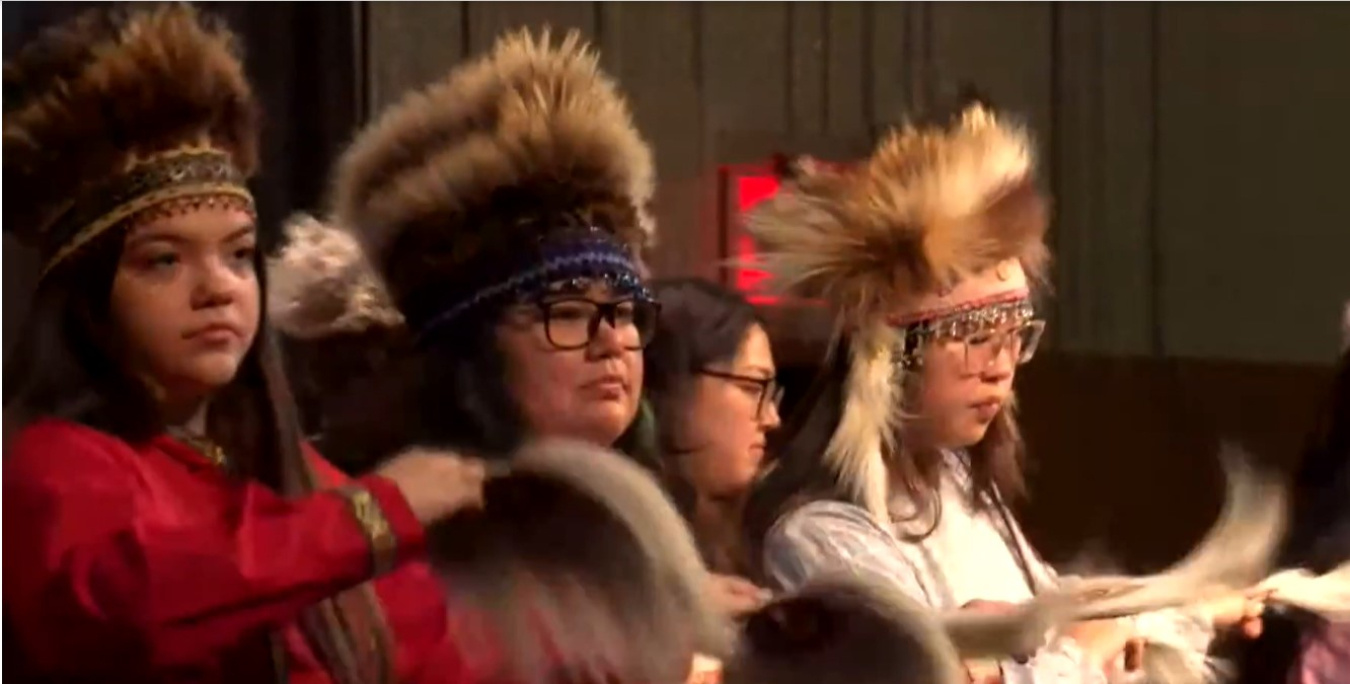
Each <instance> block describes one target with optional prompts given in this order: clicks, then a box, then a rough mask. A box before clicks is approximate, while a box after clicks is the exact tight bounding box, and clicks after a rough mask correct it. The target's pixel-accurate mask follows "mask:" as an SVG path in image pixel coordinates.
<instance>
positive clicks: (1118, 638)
mask: <svg viewBox="0 0 1350 684" xmlns="http://www.w3.org/2000/svg"><path fill="white" fill-rule="evenodd" d="M1064 635H1065V636H1067V637H1069V638H1070V639H1073V641H1074V643H1076V644H1078V647H1079V648H1081V649H1082V650H1083V653H1084V654H1085V655H1086V656H1087V659H1088V662H1089V663H1090V664H1091V665H1093V666H1094V667H1096V668H1097V669H1100V670H1102V671H1104V672H1105V671H1109V670H1111V669H1112V666H1113V664H1114V662H1115V660H1116V658H1117V657H1121V656H1123V661H1124V669H1125V671H1126V672H1132V671H1134V670H1137V669H1139V666H1140V665H1141V664H1142V663H1141V660H1142V656H1143V651H1144V645H1145V641H1144V639H1142V638H1140V637H1139V636H1138V634H1136V633H1135V631H1134V625H1132V624H1130V623H1129V622H1127V621H1125V620H1088V621H1085V622H1077V623H1074V624H1073V626H1071V627H1069V628H1068V629H1066V630H1065V631H1064Z"/></svg>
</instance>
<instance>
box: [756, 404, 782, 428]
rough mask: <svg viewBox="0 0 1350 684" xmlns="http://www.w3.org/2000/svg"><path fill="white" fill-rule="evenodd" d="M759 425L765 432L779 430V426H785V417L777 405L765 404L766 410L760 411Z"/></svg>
mask: <svg viewBox="0 0 1350 684" xmlns="http://www.w3.org/2000/svg"><path fill="white" fill-rule="evenodd" d="M759 424H760V427H761V428H763V429H764V431H765V432H770V431H773V430H777V429H778V426H780V425H782V424H783V417H782V416H781V415H780V414H779V413H778V405H777V404H775V403H773V402H771V401H770V402H765V404H764V409H763V410H762V411H760V419H759Z"/></svg>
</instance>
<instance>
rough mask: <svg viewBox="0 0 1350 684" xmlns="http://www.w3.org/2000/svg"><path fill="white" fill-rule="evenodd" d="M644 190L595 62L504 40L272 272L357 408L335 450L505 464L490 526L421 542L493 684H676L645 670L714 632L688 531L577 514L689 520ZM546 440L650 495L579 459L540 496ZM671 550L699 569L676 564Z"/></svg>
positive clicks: (639, 162) (436, 534) (404, 108)
mask: <svg viewBox="0 0 1350 684" xmlns="http://www.w3.org/2000/svg"><path fill="white" fill-rule="evenodd" d="M651 192H652V160H651V153H650V150H649V149H648V147H647V145H646V143H645V141H644V140H643V139H642V137H641V135H640V134H639V133H638V131H637V130H636V129H635V127H634V125H633V121H632V116H631V114H630V113H629V109H628V105H627V103H626V102H625V101H624V99H623V97H622V95H621V94H620V93H619V91H618V89H617V88H616V87H615V85H614V83H613V82H612V81H611V80H610V79H609V78H608V77H607V76H606V75H605V74H604V73H603V72H601V71H600V69H599V59H598V56H597V55H596V53H595V52H594V51H593V50H591V49H590V47H589V46H587V45H586V44H585V43H583V42H582V41H580V39H579V38H578V37H577V35H575V34H572V35H570V36H568V37H567V38H566V39H565V40H563V41H562V42H561V44H560V45H558V44H554V43H553V42H552V41H551V40H550V36H549V35H548V34H547V33H545V34H544V35H543V36H542V38H541V37H536V36H532V35H530V34H529V33H528V32H519V33H512V34H510V35H507V36H504V37H503V38H501V39H499V40H498V41H497V42H496V44H495V45H494V46H493V47H492V48H491V49H490V50H488V51H487V53H486V54H484V55H483V56H481V57H479V58H477V59H475V60H473V61H470V62H467V63H465V64H463V65H460V66H458V67H456V68H455V69H454V70H452V71H451V72H450V73H449V74H447V75H446V76H445V77H444V78H442V79H440V80H438V81H437V82H435V83H433V84H431V85H429V86H428V87H426V88H424V89H421V90H418V91H416V92H413V93H409V94H408V95H407V96H406V97H404V98H403V99H402V100H401V101H400V102H398V103H396V104H394V105H393V106H391V107H390V108H389V109H388V110H386V111H385V112H384V113H383V114H382V115H381V116H380V117H379V118H378V119H377V120H376V121H375V122H374V123H373V124H371V125H370V126H369V127H368V128H366V129H365V130H364V131H362V132H361V133H359V134H358V135H357V137H356V139H355V141H354V142H353V144H352V145H351V147H350V148H349V149H348V150H347V151H346V152H345V153H344V154H343V156H342V158H341V161H340V162H339V165H338V168H337V172H336V177H335V182H334V192H333V202H334V206H333V208H332V211H331V216H332V223H331V224H328V225H325V224H323V223H320V222H319V221H316V220H314V219H310V218H302V219H300V220H298V221H296V222H293V223H292V225H291V226H290V243H289V244H288V245H287V247H286V248H285V249H284V250H283V251H282V253H281V255H280V257H279V259H278V260H277V261H276V262H275V264H274V266H273V268H272V271H271V272H272V274H273V275H274V278H275V281H276V282H277V284H278V289H277V292H278V297H277V301H276V303H275V307H274V309H273V311H272V315H273V320H274V321H275V322H276V323H277V324H278V325H279V326H280V327H281V328H282V329H283V330H284V332H286V333H287V334H289V335H290V336H291V337H292V338H293V339H294V340H295V341H296V342H297V343H298V344H299V345H300V348H301V349H302V350H303V351H304V352H305V353H307V354H315V355H316V357H315V361H317V362H318V363H317V364H312V365H311V366H310V368H309V369H307V370H309V371H310V374H309V377H308V381H309V382H310V383H311V386H312V387H313V388H314V389H315V390H316V393H317V394H318V395H321V396H322V395H327V396H330V397H337V396H342V397H348V398H350V403H347V404H346V406H347V407H351V408H349V410H346V411H337V410H331V409H333V408H335V407H337V406H339V403H338V402H336V401H330V403H329V404H328V406H327V407H325V408H327V409H330V410H326V411H322V412H321V413H322V415H321V420H322V423H321V425H322V429H323V431H324V435H323V439H324V442H325V443H342V444H351V445H360V446H361V447H362V448H364V449H366V450H367V451H366V452H365V453H358V454H354V455H353V458H352V459H351V462H354V463H359V462H362V461H368V460H369V459H370V458H371V457H372V456H378V454H379V453H382V452H385V451H386V450H387V449H389V448H392V447H395V446H406V445H413V444H430V445H435V446H438V447H446V448H451V449H454V450H455V451H458V452H461V453H470V454H475V455H480V456H482V457H483V458H485V459H489V460H490V461H491V466H490V470H491V472H492V473H493V474H494V476H493V478H492V479H491V480H490V481H489V483H488V485H487V489H486V493H485V505H484V510H483V512H482V513H481V514H475V515H466V516H461V517H460V518H458V519H455V520H451V521H447V522H446V523H444V524H441V525H438V526H436V528H434V529H432V530H431V531H430V532H429V533H428V534H429V537H430V538H431V539H432V543H431V561H432V563H433V566H435V567H436V568H437V569H438V570H440V571H441V574H442V576H443V577H444V578H445V581H446V582H447V585H448V586H449V591H448V592H447V593H448V594H449V600H450V601H452V602H453V603H454V604H455V605H457V606H465V605H467V606H470V607H471V609H472V608H473V607H479V608H482V611H481V612H477V613H476V615H477V616H478V617H481V618H482V619H481V620H480V619H477V617H476V618H475V621H474V622H475V624H465V625H457V626H456V627H457V628H458V627H463V628H464V629H465V630H472V631H473V632H477V633H480V634H481V633H486V634H487V638H488V639H489V640H490V641H489V643H498V642H496V641H495V640H496V639H497V638H498V637H500V638H504V639H509V640H511V641H510V644H511V645H510V646H509V647H502V648H493V649H487V650H481V649H478V650H476V652H475V653H471V654H465V655H466V657H481V658H484V659H485V660H484V661H483V662H481V663H478V662H476V663H475V667H481V668H482V669H481V670H478V669H476V670H475V671H481V672H483V673H484V674H485V676H489V677H499V676H500V677H504V679H502V680H499V681H520V680H519V679H516V678H511V677H505V676H504V675H502V673H503V672H506V671H507V669H510V668H517V667H523V668H525V672H526V673H527V674H526V684H528V682H530V681H535V680H533V679H530V678H529V677H531V676H532V675H529V674H528V673H529V672H531V671H532V670H531V669H530V668H533V667H534V665H533V663H538V662H547V663H549V666H550V667H551V668H555V669H556V670H558V672H563V671H566V672H568V673H570V674H568V675H567V676H570V677H574V679H572V681H607V682H616V681H617V682H654V681H662V682H666V681H672V680H671V679H670V677H668V676H666V675H662V676H659V677H656V679H652V678H651V677H649V676H648V674H647V673H650V672H654V671H652V670H647V669H645V665H643V664H642V662H641V661H643V660H644V659H647V660H650V659H651V658H654V657H655V658H657V659H658V660H666V663H665V664H666V665H670V664H671V663H675V664H676V665H673V666H672V667H676V669H678V670H680V672H679V674H678V675H676V677H675V678H676V679H678V678H679V677H683V676H684V674H685V672H684V670H687V668H688V666H689V663H690V662H691V659H692V654H693V650H696V649H698V648H700V647H699V646H697V645H696V644H698V642H699V636H698V635H699V633H700V629H699V624H696V623H698V622H699V620H701V618H700V617H699V616H700V615H705V614H706V615H711V614H712V611H706V612H704V611H701V608H700V606H701V605H702V596H703V593H704V587H705V579H706V578H705V575H706V572H705V571H704V569H703V568H702V567H701V566H700V565H699V564H698V562H697V554H696V552H694V550H693V543H692V541H691V540H688V539H687V536H688V533H687V530H685V529H684V528H683V527H682V526H680V525H678V524H677V525H675V526H674V527H675V528H676V529H674V530H673V531H672V530H670V529H668V528H661V527H660V526H658V525H653V524H643V525H638V524H636V523H634V524H632V525H631V526H628V528H627V529H616V528H622V527H624V526H622V525H617V526H616V525H612V524H601V523H600V522H595V521H596V520H597V513H599V512H603V511H597V510H596V509H597V508H606V507H607V506H606V505H605V504H603V503H602V505H601V506H595V505H593V504H595V503H597V502H596V499H595V497H593V496H590V494H595V493H596V491H590V492H589V493H585V492H583V493H585V494H586V495H583V496H578V493H579V489H585V488H584V487H582V486H581V485H582V484H584V485H585V486H586V487H593V488H595V490H605V493H606V494H607V496H601V497H600V498H602V499H607V500H608V501H609V502H611V503H613V504H615V505H613V506H608V507H609V513H616V512H617V513H618V517H619V518H623V519H625V520H628V521H641V520H646V521H647V522H650V521H651V520H652V519H654V516H653V515H648V514H645V513H644V514H636V513H635V511H636V509H638V508H644V509H646V510H647V512H648V513H653V514H654V513H655V511H656V510H657V509H661V508H662V507H664V510H665V511H666V512H667V513H670V516H668V518H673V519H675V520H677V521H678V519H679V516H678V515H676V514H674V512H673V511H672V510H671V509H670V504H669V502H668V501H667V500H666V498H665V497H664V495H663V494H662V493H661V492H660V490H659V488H657V487H656V485H655V481H654V478H653V477H652V473H653V472H655V470H656V467H657V465H656V463H655V461H654V460H653V459H651V458H650V457H649V456H648V455H649V454H652V453H653V451H652V450H651V449H650V448H648V449H640V448H637V447H638V445H639V443H640V442H641V441H643V438H645V437H647V435H648V434H649V433H650V426H647V425H644V424H643V421H642V420H641V419H640V415H641V414H640V411H639V409H640V399H641V396H642V391H643V381H644V377H643V376H644V372H643V371H644V366H643V355H642V351H643V349H644V348H645V347H646V346H647V345H648V343H650V342H651V341H652V340H653V337H654V334H655V332H656V321H657V312H658V305H657V302H656V300H655V298H654V296H653V294H652V292H651V290H650V289H649V288H648V286H647V283H646V281H645V279H644V277H643V275H642V269H641V266H640V262H639V254H640V253H641V250H642V249H643V247H644V245H645V244H646V243H647V241H648V240H649V239H650V237H651V232H652V226H651V221H650V217H649V216H648V214H647V204H648V202H649V200H650V198H651ZM317 355H323V356H317ZM350 360H355V361H356V362H357V365H358V366H360V367H361V368H360V370H358V369H357V368H354V367H353V366H351V365H346V364H340V361H350ZM329 361H334V362H339V363H335V364H334V365H332V366H329V365H327V362H329ZM351 376H357V377H355V378H351ZM349 378H350V379H349ZM541 439H566V440H570V441H572V442H580V443H583V444H585V445H587V446H586V447H585V448H584V449H582V451H584V452H588V453H596V452H597V451H598V450H597V449H595V447H597V446H598V447H603V448H604V449H616V450H619V451H623V452H625V454H626V455H627V456H628V457H631V458H630V459H620V460H619V462H620V463H622V464H623V465H624V467H629V468H633V469H634V470H635V471H636V472H638V473H640V476H639V479H641V480H642V481H643V482H645V483H646V484H647V485H650V487H649V488H648V490H647V491H649V492H650V493H652V496H651V497H648V496H646V495H644V494H642V492H641V491H638V489H641V488H640V487H639V488H636V489H635V488H633V487H630V486H628V485H625V484H624V483H623V481H622V480H620V479H613V478H610V479H606V477H605V472H606V471H605V468H608V467H610V466H611V465H612V464H609V465H607V464H605V463H601V462H600V459H597V460H596V461H595V462H594V463H590V464H588V463H587V462H585V461H584V460H583V461H580V462H573V463H572V465H573V466H577V467H579V468H580V470H579V471H575V472H573V473H572V475H571V484H570V485H569V484H568V483H567V482H560V481H558V480H555V481H554V482H553V483H552V484H553V485H554V486H552V487H551V488H550V489H547V490H545V489H541V488H539V487H530V486H526V485H525V484H524V479H521V478H518V477H517V475H520V474H521V473H520V472H519V470H518V469H519V468H521V467H522V463H521V459H520V458H519V453H520V451H521V449H522V448H525V447H527V446H528V445H529V444H530V443H532V442H535V441H537V440H541ZM376 445H383V446H379V447H376ZM601 453H607V452H601ZM633 459H637V460H639V461H641V462H642V464H643V465H644V466H646V467H647V468H648V470H642V469H638V468H637V467H636V466H634V465H633V464H632V462H631V461H632V460H633ZM526 479H527V478H526ZM630 484H631V482H630ZM517 485H519V486H517ZM549 492H551V493H549ZM652 498H655V499H656V500H657V501H650V499H652ZM644 500H647V501H646V503H642V502H643V501H644ZM635 502H637V503H640V504H642V505H635ZM655 517H659V515H656V516H655ZM610 522H613V521H612V520H611V521H610ZM654 535H655V536H657V537H659V538H653V536H654ZM675 537H683V538H684V544H685V545H686V548H687V550H688V551H689V553H688V554H674V555H673V556H672V554H671V551H672V550H675V549H678V548H679V547H681V539H678V538H675ZM653 549H661V552H660V553H656V552H653V551H652V550H653ZM680 555H683V556H684V557H685V558H684V559H683V560H681V558H678V557H674V556H680ZM684 560H692V561H693V562H692V564H690V563H685V562H684ZM676 578H684V579H686V580H688V582H687V583H683V584H682V582H681V581H672V580H674V579H676ZM681 586H692V587H695V589H694V590H692V591H691V592H689V593H688V595H681V592H680V591H679V589H680V587H681ZM686 609H687V610H686ZM719 620H720V618H718V619H717V620H713V621H719ZM522 624H525V625H529V626H530V627H533V628H536V629H523V628H522ZM709 631H710V632H717V633H718V634H719V635H720V634H722V632H723V631H724V630H722V625H721V624H720V622H718V624H717V626H716V627H715V628H712V629H710V630H709ZM466 633H467V632H466ZM536 633H537V634H538V636H539V638H538V639H537V640H536V642H534V643H532V642H531V640H532V639H533V638H534V636H535V635H536ZM591 634H594V638H591V636H590V635H591ZM715 640H716V639H712V640H710V641H715ZM539 644H542V646H539ZM537 646H539V647H538V648H536V647H537ZM574 647H575V648H574ZM541 650H542V651H543V655H541V656H540V657H534V656H535V655H539V652H540V651H541ZM709 654H710V655H713V656H718V655H720V653H719V652H712V653H709ZM667 656H669V658H668V660H667ZM586 662H589V663H597V662H598V663H600V665H598V667H600V668H601V672H602V674H597V673H596V672H595V671H594V670H592V669H591V668H589V667H585V666H583V664H584V663H586ZM661 671H662V672H666V673H667V674H669V672H670V671H668V670H664V669H662V670H661ZM653 676H654V675H653ZM548 677H550V679H549V681H561V679H559V677H561V678H562V679H566V678H567V677H566V676H563V675H560V674H558V673H557V672H554V673H553V674H549V675H548Z"/></svg>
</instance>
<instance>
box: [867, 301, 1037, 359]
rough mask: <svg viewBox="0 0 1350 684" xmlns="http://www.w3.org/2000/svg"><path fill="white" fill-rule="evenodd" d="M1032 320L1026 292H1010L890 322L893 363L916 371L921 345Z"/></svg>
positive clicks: (1033, 309) (920, 354)
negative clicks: (894, 334) (894, 345)
mask: <svg viewBox="0 0 1350 684" xmlns="http://www.w3.org/2000/svg"><path fill="white" fill-rule="evenodd" d="M1035 317H1036V309H1035V307H1033V306H1032V304H1031V295H1030V292H1028V291H1027V290H1014V291H1011V292H1005V293H1003V294H999V295H994V296H992V297H988V298H985V299H981V300H977V301H972V302H968V303H966V304H964V305H961V306H959V307H956V308H953V309H948V310H946V311H942V312H938V313H935V314H932V315H928V316H924V317H922V318H917V319H916V318H909V319H906V320H904V321H903V322H898V321H897V322H893V323H892V324H893V325H894V326H895V328H896V329H897V330H898V332H899V334H900V339H899V342H898V345H897V347H898V348H897V349H896V351H897V352H898V358H897V362H898V363H899V364H900V365H901V367H903V368H906V369H913V368H917V367H918V366H919V365H920V364H921V363H922V361H923V349H924V343H925V342H927V341H929V340H951V339H959V338H963V337H967V336H970V335H974V334H976V333H979V332H982V331H986V330H993V329H996V328H1001V327H1003V326H1005V325H1008V324H1010V323H1012V324H1021V323H1027V322H1028V321H1031V320H1032V319H1033V318H1035Z"/></svg>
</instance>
